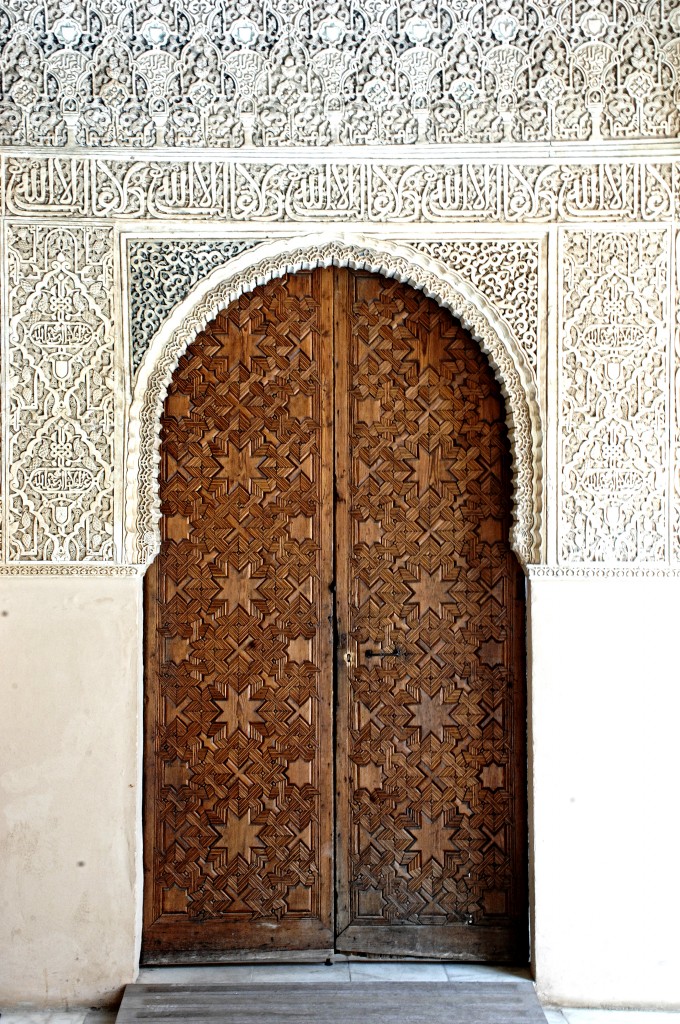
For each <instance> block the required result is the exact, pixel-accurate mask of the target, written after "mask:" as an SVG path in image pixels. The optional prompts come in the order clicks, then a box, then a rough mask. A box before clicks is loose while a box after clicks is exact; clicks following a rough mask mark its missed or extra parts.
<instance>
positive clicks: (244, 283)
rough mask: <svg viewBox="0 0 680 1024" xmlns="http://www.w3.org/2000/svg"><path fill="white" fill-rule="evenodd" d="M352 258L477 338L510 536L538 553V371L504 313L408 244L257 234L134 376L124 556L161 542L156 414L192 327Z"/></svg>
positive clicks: (526, 560)
mask: <svg viewBox="0 0 680 1024" xmlns="http://www.w3.org/2000/svg"><path fill="white" fill-rule="evenodd" d="M329 266H338V267H351V268H352V269H355V270H366V271H371V272H373V273H378V274H382V275H384V276H385V277H393V278H396V280H398V281H401V282H402V283H404V284H410V285H411V286H412V287H414V288H417V289H418V290H420V291H422V292H423V293H424V294H425V295H427V296H428V297H430V298H432V299H434V300H435V301H436V302H438V303H439V305H441V306H443V307H444V308H446V309H448V310H449V311H450V312H451V313H452V314H453V316H455V317H456V318H457V319H458V320H460V321H461V323H462V324H463V326H464V327H465V328H466V329H467V330H468V331H470V333H471V334H472V336H473V337H474V338H475V340H476V341H477V342H478V343H479V345H480V346H481V348H482V350H483V351H484V352H485V354H486V356H487V358H488V359H489V362H490V364H491V366H492V367H493V370H494V372H495V375H496V379H497V380H498V382H499V384H500V387H501V391H502V393H503V396H504V398H505V404H506V416H507V425H508V432H509V437H510V445H511V451H512V459H513V528H512V534H511V543H512V546H513V549H514V551H515V552H516V554H517V556H518V557H519V559H520V560H521V562H522V564H523V565H525V566H526V565H529V564H535V563H538V562H540V561H541V560H542V554H543V551H544V538H543V529H542V424H541V413H540V409H539V404H538V400H537V395H536V385H535V380H534V377H533V374H532V371H531V368H530V366H529V364H528V362H527V359H526V356H525V354H524V353H523V351H522V348H521V346H520V344H519V343H518V341H517V339H516V338H515V336H514V334H513V332H512V330H511V328H510V326H509V325H508V323H507V321H506V320H505V319H504V318H503V317H502V316H501V315H500V313H499V312H498V311H497V310H496V309H494V307H493V305H492V303H491V302H490V301H489V300H488V299H487V298H486V297H485V296H484V295H483V294H482V293H481V292H480V291H479V289H478V288H476V287H474V286H473V285H471V284H470V283H469V282H467V281H465V280H464V279H463V278H462V277H461V275H460V274H458V273H457V272H456V271H454V270H452V269H450V268H448V267H446V266H445V265H444V264H443V263H441V262H440V261H439V260H436V259H432V258H431V257H429V256H427V255H426V254H425V253H423V252H420V251H418V250H416V249H414V248H412V247H410V246H408V245H405V244H396V243H392V242H377V241H376V240H375V239H373V238H365V237H363V236H353V237H345V236H341V235H336V236H332V237H328V236H326V235H324V236H319V235H314V236H308V237H307V238H300V237H298V238H296V239H293V240H290V239H289V240H286V241H277V242H274V243H268V244H263V245H261V246H257V247H256V248H254V249H252V250H249V251H248V252H246V253H243V254H242V255H241V256H237V257H236V258H235V259H233V260H231V261H230V262H229V264H228V265H226V266H223V267H219V268H218V269H216V270H215V271H213V273H212V274H210V275H209V276H208V277H206V278H205V279H204V280H203V281H201V282H200V283H199V284H197V285H196V286H195V287H194V288H193V289H192V291H191V293H190V294H189V295H188V296H187V298H186V299H185V300H184V301H183V302H182V303H180V305H179V306H177V307H176V309H175V310H174V311H173V313H172V314H171V315H170V317H169V318H168V319H167V320H166V321H165V323H164V324H163V325H162V327H161V328H160V330H159V331H158V332H157V333H156V335H155V338H154V340H153V342H152V344H151V346H150V348H149V350H148V351H147V353H146V355H145V357H144V360H143V362H142V364H141V366H140V369H139V373H138V376H137V381H136V383H135V388H134V394H133V398H132V405H131V409H130V417H129V426H128V439H127V440H128V445H127V474H126V477H127V482H126V496H125V498H126V519H125V526H126V556H127V561H128V562H129V563H131V564H135V565H140V566H144V565H148V564H149V563H150V562H151V561H152V560H153V558H154V557H155V556H156V554H157V553H158V550H159V548H160V527H159V524H160V501H159V496H158V469H159V462H160V420H161V415H162V412H163V403H164V401H165V397H166V394H167V389H168V386H169V384H170V381H171V380H172V374H173V371H174V369H175V367H176V366H177V363H178V361H179V359H180V357H181V356H182V354H183V353H184V352H185V351H186V349H187V347H188V346H189V344H190V343H191V342H192V341H193V339H194V338H195V337H196V335H197V334H199V332H200V331H202V330H203V329H204V328H205V327H206V326H207V324H208V323H210V321H211V320H212V319H213V318H214V317H215V316H216V315H217V313H218V312H219V311H220V310H221V309H224V308H225V307H227V306H228V305H229V304H230V303H231V302H232V301H234V299H236V298H238V296H239V295H242V294H243V293H244V292H248V291H252V289H253V288H255V287H257V286H258V285H260V284H264V283H265V282H266V281H269V280H271V279H273V278H275V277H281V276H283V275H284V274H288V273H295V272H297V271H299V270H310V269H313V268H315V267H329Z"/></svg>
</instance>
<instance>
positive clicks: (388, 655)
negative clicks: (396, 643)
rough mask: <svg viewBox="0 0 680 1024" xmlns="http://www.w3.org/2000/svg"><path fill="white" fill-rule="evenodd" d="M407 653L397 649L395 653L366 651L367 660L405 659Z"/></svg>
mask: <svg viewBox="0 0 680 1024" xmlns="http://www.w3.org/2000/svg"><path fill="white" fill-rule="evenodd" d="M405 654H406V651H402V649H401V648H400V647H395V648H394V650H393V651H364V657H365V658H403V657H404V655H405Z"/></svg>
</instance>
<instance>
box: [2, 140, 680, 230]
mask: <svg viewBox="0 0 680 1024" xmlns="http://www.w3.org/2000/svg"><path fill="white" fill-rule="evenodd" d="M676 191H680V190H678V188H677V183H676ZM5 202H6V206H7V210H8V212H9V213H10V214H11V215H12V216H30V217H35V216H38V215H43V214H44V215H47V216H60V217H63V216H80V217H85V216H92V217H113V216H116V217H128V218H133V219H136V218H140V217H141V218H149V219H151V220H164V219H166V218H168V217H172V218H180V219H183V220H190V221H200V220H217V221H220V222H224V221H234V222H237V223H238V222H246V223H256V222H258V221H259V222H263V223H280V222H282V221H283V222H285V221H290V222H304V221H312V222H318V221H322V222H324V221H338V222H340V221H342V222H350V223H351V222H357V221H359V222H360V221H369V222H372V223H376V224H382V223H396V222H401V223H404V224H414V223H424V224H450V223H451V222H452V221H467V222H468V223H471V224H475V223H478V222H479V221H480V220H484V221H490V222H495V223H496V222H499V221H502V222H503V221H504V222H507V223H522V222H538V223H548V222H557V221H583V220H584V219H585V220H588V221H590V220H604V221H611V220H616V221H659V220H661V221H663V220H667V219H668V218H669V217H672V216H673V211H674V210H678V209H680V202H679V201H678V197H677V195H676V197H675V199H674V192H673V165H672V164H671V163H654V162H648V163H645V164H641V163H639V162H637V161H627V160H625V159H607V160H604V159H603V160H600V161H598V162H596V163H587V164H578V163H561V162H559V161H550V162H534V163H526V162H524V163H517V162H514V161H513V162H510V161H507V160H498V159H496V160H494V159H489V160H488V161H487V162H483V161H479V160H477V161H474V160H469V161H468V160H455V159H454V160H447V161H440V162H428V163H423V162H422V159H420V160H414V162H413V163H409V164H403V163H396V162H395V163H388V162H384V161H380V162H379V161H371V162H370V163H367V162H365V161H362V160H361V159H360V158H355V159H354V160H351V159H347V158H337V159H328V160H322V161H319V162H316V161H315V162H314V163H304V162H301V161H299V160H296V161H291V162H288V163H286V162H283V161H281V162H275V161H264V162H261V163H244V162H242V161H239V160H237V159H236V158H235V157H234V156H232V157H231V158H229V157H226V156H225V157H224V158H221V157H214V156H213V157H210V156H206V157H205V158H204V159H200V160H199V159H195V158H194V159H187V158H185V157H183V156H182V155H181V154H173V156H172V157H169V158H165V159H159V158H154V159H150V160H139V159H135V158H130V159H128V160H123V159H117V160H116V159H108V158H106V157H104V156H100V157H84V156H83V157H75V156H72V157H68V158H66V157H63V156H62V157H60V156H49V157H48V156H45V157H36V156H31V157H25V156H16V157H9V158H8V159H7V160H6V163H5Z"/></svg>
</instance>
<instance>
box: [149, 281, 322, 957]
mask: <svg viewBox="0 0 680 1024" xmlns="http://www.w3.org/2000/svg"><path fill="white" fill-rule="evenodd" d="M331 304H332V278H331V277H329V275H328V274H324V273H323V272H322V271H315V272H313V273H310V274H299V275H297V276H295V277H288V278H284V279H282V280H275V281H272V282H271V283H270V284H267V285H265V286H264V287H262V288H257V289H256V290H255V291H254V292H252V293H250V294H248V295H244V296H242V297H241V298H240V299H238V300H237V301H235V302H234V303H232V304H231V306H229V308H228V309H227V310H226V311H225V312H223V313H220V314H219V316H218V317H217V318H216V319H215V320H214V321H213V322H212V323H211V324H210V325H209V326H208V327H207V328H206V330H205V331H203V332H202V333H201V334H200V335H199V336H198V337H197V339H196V341H195V342H194V343H193V344H192V345H191V346H190V347H189V349H188V351H187V353H186V355H185V356H184V357H183V358H182V359H181V361H180V365H179V367H178V369H177V371H176V373H175V375H174V378H173V383H172V385H171V387H170V390H169V394H168V398H167V400H166V404H165V415H164V417H163V436H162V464H161V471H160V479H161V502H162V512H163V518H162V539H163V543H162V550H161V554H160V555H159V557H158V559H157V560H156V562H155V564H154V566H153V567H152V568H151V569H150V571H149V580H148V585H147V593H146V598H147V600H146V637H147V650H146V665H147V707H146V736H147V743H146V797H145V867H146V887H145V921H144V937H143V957H144V959H145V961H146V962H163V961H164V960H167V961H170V962H187V961H189V962H190V961H191V960H198V961H200V960H203V961H206V960H210V959H211V958H215V959H222V958H224V957H225V956H227V958H228V952H229V951H234V950H246V949H248V950H259V951H263V952H264V953H266V951H270V950H300V949H309V948H312V949H328V948H331V947H332V945H333V919H332V894H333V862H332V851H333V831H332V828H333V823H332V808H333V778H332V772H331V771H330V765H331V763H332V757H333V753H332V722H331V711H332V694H333V669H332V665H333V653H332V612H333V608H332V597H333V595H332V591H331V583H332V571H333V532H332V530H333V519H332V515H333V506H332V493H333V477H332V473H333V468H332V462H333V456H332V425H333V403H332V380H333V368H332V343H331V342H332V339H331V325H332V309H331Z"/></svg>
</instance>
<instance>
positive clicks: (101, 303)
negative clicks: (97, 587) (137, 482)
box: [7, 226, 120, 562]
mask: <svg viewBox="0 0 680 1024" xmlns="http://www.w3.org/2000/svg"><path fill="white" fill-rule="evenodd" d="M112 243H113V231H112V229H110V228H103V227H92V228H84V227H70V228H65V227H58V228H57V227H55V228H46V227H35V226H13V227H11V228H10V229H9V231H8V266H9V274H8V278H9V284H8V315H9V338H8V370H7V378H8V391H9V408H8V418H9V424H8V425H9V438H8V451H7V464H8V485H9V486H8V490H9V496H8V508H7V520H8V521H7V527H8V537H7V549H8V551H7V554H8V558H9V560H10V561H48V562H67V561H70V562H78V561H96V562H102V561H104V562H106V561H110V560H112V559H113V558H114V554H115V553H114V468H115V465H116V458H115V452H114V435H115V430H114V427H115V422H114V404H115V394H116V389H117V387H119V386H120V381H118V380H117V379H116V372H115V369H114V348H115V345H114V329H113V252H112Z"/></svg>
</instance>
